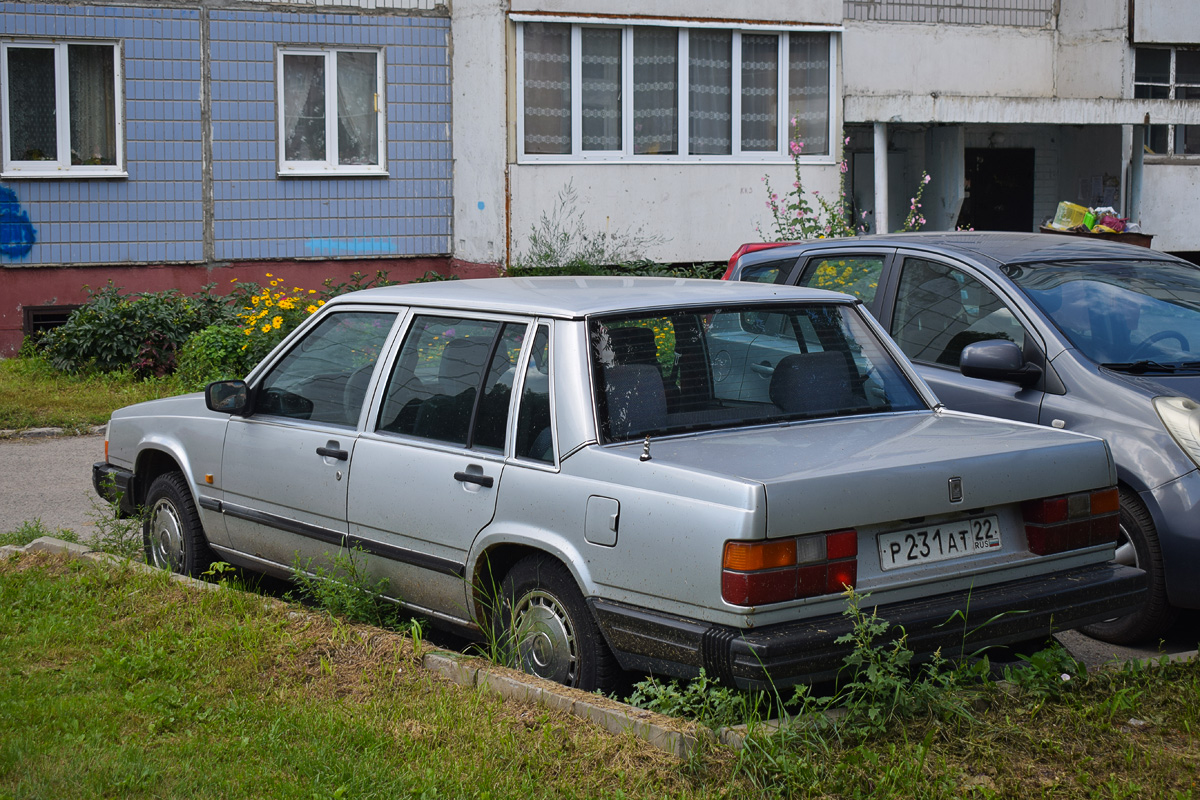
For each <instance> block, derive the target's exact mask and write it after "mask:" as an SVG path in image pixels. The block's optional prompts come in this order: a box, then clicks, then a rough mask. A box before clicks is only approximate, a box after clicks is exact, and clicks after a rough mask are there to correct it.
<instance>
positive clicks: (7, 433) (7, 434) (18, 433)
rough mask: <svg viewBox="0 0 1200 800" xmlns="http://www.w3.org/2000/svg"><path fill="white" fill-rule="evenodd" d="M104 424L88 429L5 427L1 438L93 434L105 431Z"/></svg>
mask: <svg viewBox="0 0 1200 800" xmlns="http://www.w3.org/2000/svg"><path fill="white" fill-rule="evenodd" d="M104 427H105V426H103V425H93V426H92V427H90V428H88V429H87V430H82V431H81V430H76V429H75V428H21V429H20V430H17V429H15V428H3V429H0V439H50V438H52V437H56V436H92V435H95V434H98V433H104Z"/></svg>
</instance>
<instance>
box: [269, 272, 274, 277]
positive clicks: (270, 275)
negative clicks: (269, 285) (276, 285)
mask: <svg viewBox="0 0 1200 800" xmlns="http://www.w3.org/2000/svg"><path fill="white" fill-rule="evenodd" d="M267 277H268V278H274V277H275V276H274V275H272V274H271V273H269V272H268V273H267Z"/></svg>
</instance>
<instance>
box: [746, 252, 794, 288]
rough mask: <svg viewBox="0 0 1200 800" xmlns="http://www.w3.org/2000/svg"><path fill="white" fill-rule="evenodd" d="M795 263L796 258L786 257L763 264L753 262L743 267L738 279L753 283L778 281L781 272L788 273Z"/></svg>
mask: <svg viewBox="0 0 1200 800" xmlns="http://www.w3.org/2000/svg"><path fill="white" fill-rule="evenodd" d="M794 263H796V259H794V258H785V259H781V260H776V261H764V262H763V263H761V264H751V265H750V266H748V267H744V268H743V269H742V274H741V275H740V276H738V280H740V281H750V282H751V283H778V282H779V273H780V272H783V273H784V274H785V275H786V274H787V271H788V270H790V269H791V268H792V264H794Z"/></svg>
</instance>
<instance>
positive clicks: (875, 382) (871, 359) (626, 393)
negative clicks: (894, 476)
mask: <svg viewBox="0 0 1200 800" xmlns="http://www.w3.org/2000/svg"><path fill="white" fill-rule="evenodd" d="M588 332H589V336H590V341H591V351H592V362H593V367H592V368H593V371H594V373H595V375H596V378H597V379H596V381H595V385H596V407H597V418H598V420H599V423H600V432H601V435H602V437H603V438H604V440H605V441H610V442H614V441H626V440H634V439H639V438H642V437H644V436H648V435H650V436H660V435H669V434H672V433H691V432H695V431H702V430H712V429H718V428H729V427H735V426H741V425H762V424H770V423H778V422H793V421H799V420H808V419H821V418H829V417H842V416H850V415H859V414H875V413H884V412H894V411H915V410H920V409H924V408H926V405H925V403H924V401H923V400H922V399H921V397H920V395H919V394H918V393H917V391H916V389H915V387H914V386H913V385H912V383H911V382H910V381H909V380H908V378H907V377H906V376H905V374H904V371H903V369H902V368H901V367H900V365H899V364H897V362H896V361H895V360H894V359H893V358H892V356H891V355H890V354H889V353H888V351H887V348H886V347H885V346H884V345H883V343H882V342H881V341H880V339H879V338H878V337H877V336H876V335H875V334H874V332H873V331H872V330H871V329H870V327H869V326H868V325H867V324H866V323H865V322H864V321H863V319H862V317H861V316H860V312H859V311H858V310H856V309H855V308H854V307H852V306H849V305H844V304H833V303H811V302H809V303H802V304H801V303H795V304H778V303H772V304H757V305H750V306H746V305H740V306H729V307H714V308H699V309H697V308H689V309H686V310H679V311H667V312H657V313H655V314H654V315H652V316H606V317H602V318H597V319H593V320H591V321H590V323H589V329H588Z"/></svg>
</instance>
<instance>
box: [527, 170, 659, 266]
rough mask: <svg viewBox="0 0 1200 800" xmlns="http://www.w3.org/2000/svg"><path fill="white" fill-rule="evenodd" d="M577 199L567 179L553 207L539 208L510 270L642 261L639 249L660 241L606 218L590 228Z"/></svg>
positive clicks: (641, 249) (654, 236) (606, 264)
mask: <svg viewBox="0 0 1200 800" xmlns="http://www.w3.org/2000/svg"><path fill="white" fill-rule="evenodd" d="M578 202H579V198H578V196H577V195H576V193H575V186H574V184H573V183H572V182H568V183H567V185H566V186H564V187H563V188H562V190H561V191H559V193H558V199H557V202H556V203H555V204H554V207H553V210H552V211H551V212H549V213H546V212H543V213H542V216H541V218H540V219H539V220H538V222H537V223H536V224H535V225H534V226H533V228H532V229H531V230H530V232H529V239H528V243H527V249H526V250H525V251H524V252H522V253H521V254H520V255H519V256H518V257H517V258H516V259H515V260H514V261H513V264H512V268H511V270H510V272H511V273H512V274H514V275H515V274H531V273H534V272H536V271H538V270H551V271H562V270H565V271H567V272H568V274H570V271H572V270H576V269H579V268H581V267H584V268H587V267H593V268H594V267H605V266H615V265H621V264H633V263H645V261H644V258H643V256H642V253H643V252H644V251H645V250H647V249H649V248H650V247H653V246H655V245H658V244H661V243H662V242H663V241H664V239H663V237H661V236H658V235H654V234H647V233H645V232H644V231H643V228H640V227H639V228H637V229H635V230H632V231H625V230H611V229H609V228H608V226H607V220H606V225H605V228H604V229H602V230H596V229H593V228H592V227H590V226H589V225H588V222H587V219H586V217H585V214H584V211H583V210H582V209H580V208H579V207H578Z"/></svg>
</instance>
